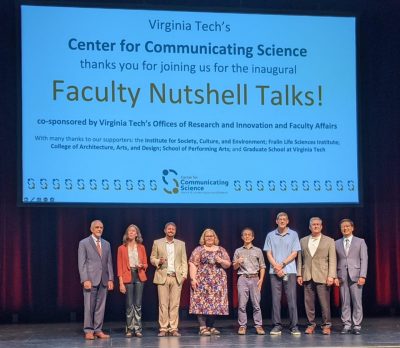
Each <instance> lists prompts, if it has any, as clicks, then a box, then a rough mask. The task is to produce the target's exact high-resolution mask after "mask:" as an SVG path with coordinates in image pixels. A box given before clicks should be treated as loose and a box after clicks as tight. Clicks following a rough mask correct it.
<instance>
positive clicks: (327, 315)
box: [297, 217, 336, 335]
mask: <svg viewBox="0 0 400 348" xmlns="http://www.w3.org/2000/svg"><path fill="white" fill-rule="evenodd" d="M309 228H310V231H311V235H308V236H307V237H304V238H302V239H301V240H300V246H301V253H300V255H299V256H298V258H297V283H298V284H299V285H300V286H303V285H304V304H305V307H306V314H307V319H308V326H307V329H306V331H305V333H306V334H313V333H314V331H315V327H316V323H315V295H317V296H318V300H319V304H320V305H321V310H322V325H321V327H322V333H323V334H324V335H330V334H331V326H332V323H331V307H330V293H331V286H332V284H333V282H334V279H335V278H336V251H335V241H334V240H333V239H332V238H330V237H327V236H325V235H323V234H322V233H321V232H322V220H321V219H320V218H319V217H312V218H311V219H310V224H309Z"/></svg>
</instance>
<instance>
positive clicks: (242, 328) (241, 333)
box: [238, 326, 246, 335]
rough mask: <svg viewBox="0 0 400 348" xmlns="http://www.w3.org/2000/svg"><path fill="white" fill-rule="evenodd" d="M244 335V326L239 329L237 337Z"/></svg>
mask: <svg viewBox="0 0 400 348" xmlns="http://www.w3.org/2000/svg"><path fill="white" fill-rule="evenodd" d="M245 334H246V326H241V327H239V330H238V335H245Z"/></svg>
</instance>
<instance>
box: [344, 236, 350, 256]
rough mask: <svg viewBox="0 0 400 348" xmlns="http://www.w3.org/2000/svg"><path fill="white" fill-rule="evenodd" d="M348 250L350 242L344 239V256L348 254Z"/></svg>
mask: <svg viewBox="0 0 400 348" xmlns="http://www.w3.org/2000/svg"><path fill="white" fill-rule="evenodd" d="M349 248H350V241H349V240H348V239H347V238H346V239H345V240H344V251H345V253H346V256H347V255H348V254H349Z"/></svg>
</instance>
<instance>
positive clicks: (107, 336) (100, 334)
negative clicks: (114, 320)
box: [94, 331, 110, 339]
mask: <svg viewBox="0 0 400 348" xmlns="http://www.w3.org/2000/svg"><path fill="white" fill-rule="evenodd" d="M94 335H95V336H96V337H97V338H102V339H103V338H110V335H106V334H105V333H104V332H103V331H99V332H95V333H94Z"/></svg>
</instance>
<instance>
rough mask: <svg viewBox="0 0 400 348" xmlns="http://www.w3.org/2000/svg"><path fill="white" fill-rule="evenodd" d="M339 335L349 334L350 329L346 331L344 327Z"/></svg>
mask: <svg viewBox="0 0 400 348" xmlns="http://www.w3.org/2000/svg"><path fill="white" fill-rule="evenodd" d="M340 333H341V334H344V335H345V334H349V333H351V330H350V329H348V328H346V327H344V328H343V329H342V331H340Z"/></svg>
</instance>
